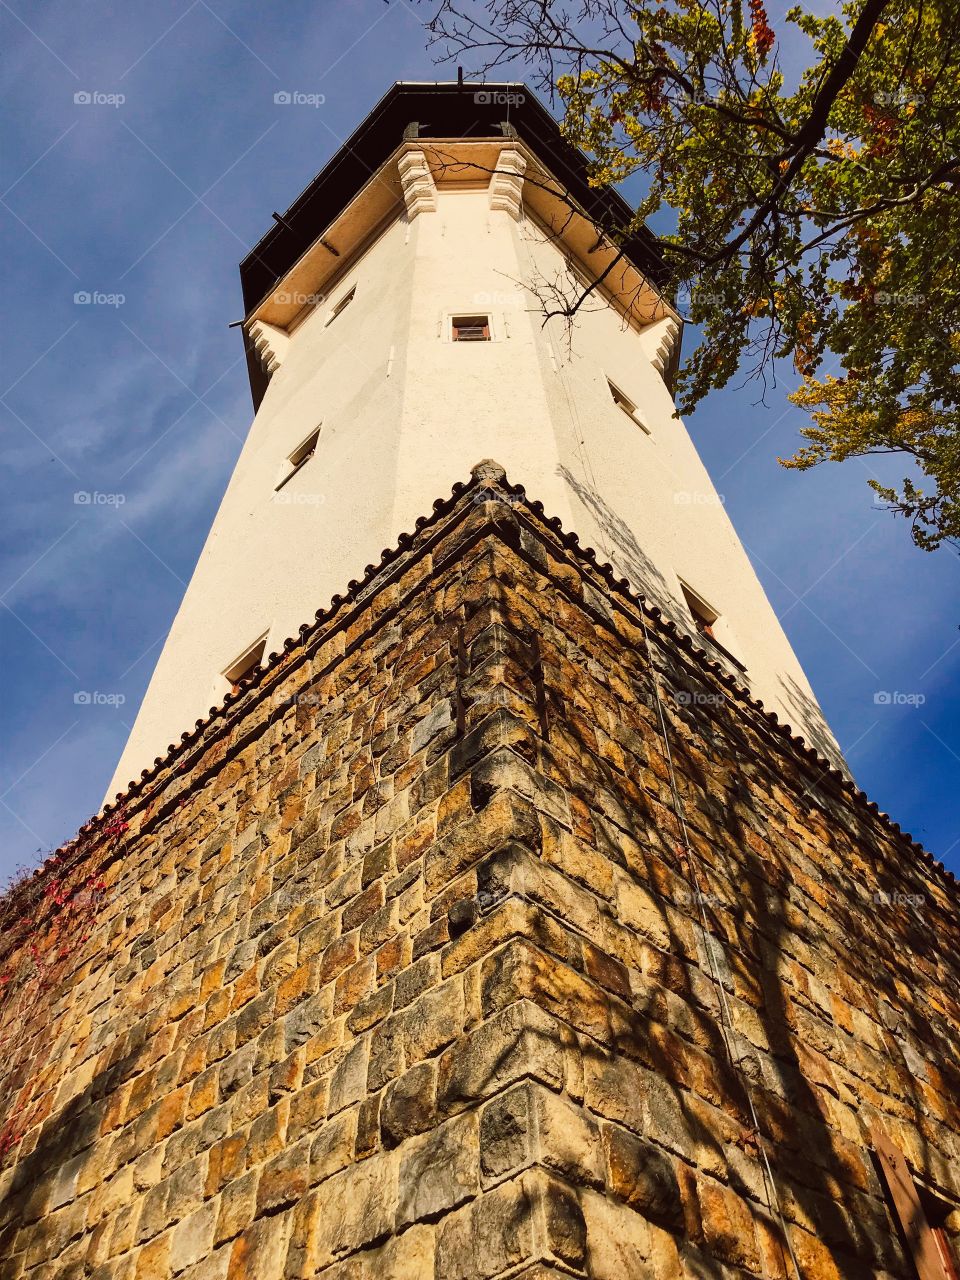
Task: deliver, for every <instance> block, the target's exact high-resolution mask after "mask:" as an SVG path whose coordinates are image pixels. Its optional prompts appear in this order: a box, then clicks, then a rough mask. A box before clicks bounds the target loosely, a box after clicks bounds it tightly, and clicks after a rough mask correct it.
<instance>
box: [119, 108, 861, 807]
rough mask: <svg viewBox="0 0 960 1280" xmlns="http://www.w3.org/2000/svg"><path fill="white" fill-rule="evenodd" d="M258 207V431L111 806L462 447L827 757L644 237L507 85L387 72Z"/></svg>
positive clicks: (254, 370) (251, 360) (362, 561)
mask: <svg viewBox="0 0 960 1280" xmlns="http://www.w3.org/2000/svg"><path fill="white" fill-rule="evenodd" d="M426 122H429V123H426ZM274 217H275V219H276V226H275V227H274V228H273V229H272V230H271V231H270V232H269V234H268V235H266V236H265V237H264V239H263V240H261V242H260V243H259V244H258V245H257V246H256V247H255V249H254V250H253V251H252V252H251V253H250V255H249V256H248V257H247V259H246V260H245V261H244V263H243V264H242V266H241V277H242V281H243V287H244V298H245V305H246V318H245V320H244V332H245V335H246V338H247V348H248V364H249V369H250V376H251V384H252V387H253V395H254V402H255V405H256V416H255V418H254V421H253V424H252V426H251V428H250V432H249V435H248V438H247V440H246V443H245V445H244V448H243V451H242V453H241V455H240V458H239V461H238V462H237V466H236V469H235V471H234V473H233V476H232V477H231V480H230V484H229V486H228V488H227V491H226V494H225V495H224V498H223V502H222V504H221V506H220V510H219V512H218V514H217V517H216V519H215V521H214V524H213V528H212V529H211V531H210V535H209V537H208V539H207V542H206V545H205V547H204V549H203V552H202V554H201V557H200V560H199V563H198V564H197V567H196V570H195V572H194V574H193V578H192V580H191V582H190V585H189V587H188V589H187V592H186V594H185V596H184V599H183V602H182V604H181V606H180V610H179V612H178V613H177V616H176V619H175V621H174V623H173V627H172V629H171V631H170V634H169V637H168V639H167V641H166V644H165V646H164V649H163V652H162V653H161V655H160V659H159V661H158V663H157V667H156V670H155V671H154V674H153V678H152V680H151V682H150V685H149V688H148V689H147V693H146V696H145V698H144V701H143V705H142V706H141V708H140V712H139V715H138V717H137V720H136V723H135V725H134V728H133V731H132V733H131V735H130V738H129V741H128V742H127V745H126V748H125V750H124V752H123V755H122V757H121V759H120V763H119V765H118V767H117V770H116V773H115V775H114V778H113V781H112V783H111V786H110V788H109V792H108V797H113V795H114V794H115V793H117V792H118V791H122V790H124V789H125V788H126V787H127V785H128V784H129V782H130V781H131V780H132V779H134V778H136V777H138V776H139V774H140V771H141V770H142V769H144V768H146V767H147V766H149V765H151V764H152V763H153V760H154V758H155V757H156V756H159V755H162V754H164V753H165V751H166V749H167V744H168V743H170V742H172V741H177V740H178V739H179V737H180V734H181V732H182V731H184V730H186V729H190V728H192V727H193V725H194V723H195V721H196V720H197V719H198V718H201V717H204V716H205V715H206V714H207V712H208V709H209V708H210V706H211V704H212V703H216V702H219V701H220V700H221V699H222V698H223V696H224V694H225V693H226V692H227V691H228V690H229V688H230V686H231V683H232V682H235V681H236V680H237V679H239V678H242V677H243V675H244V674H246V673H248V672H249V671H250V669H251V666H252V665H255V664H256V663H258V661H259V659H260V658H261V656H266V655H267V654H269V653H270V651H271V650H278V649H280V648H281V647H282V644H283V641H284V638H285V637H287V636H291V635H296V634H297V631H298V628H299V627H300V625H301V624H302V623H304V622H307V621H309V620H311V619H312V618H313V616H314V613H315V611H316V610H317V608H318V607H320V606H323V605H325V604H327V603H328V601H329V600H330V598H331V596H332V595H334V594H335V593H338V592H342V591H343V590H344V588H345V587H346V585H347V583H348V582H349V581H350V580H351V579H354V578H359V577H360V576H361V575H362V573H363V571H364V567H365V566H366V565H367V564H369V563H371V562H373V563H375V562H376V561H377V560H378V559H379V556H380V553H381V550H382V549H383V548H384V547H388V546H391V545H393V544H395V543H396V540H397V537H398V535H399V534H401V533H402V532H404V531H407V530H411V529H412V528H413V526H414V524H415V522H416V520H417V518H418V517H419V516H422V515H425V514H427V513H429V512H430V510H431V507H432V504H433V502H434V500H435V499H436V498H438V497H441V496H445V495H446V494H448V493H449V491H450V488H451V486H452V485H453V483H454V482H455V481H457V480H463V479H466V478H467V476H468V474H469V471H470V467H471V466H472V464H474V463H476V462H477V460H478V459H481V458H485V457H489V458H493V459H496V461H497V462H499V463H500V464H502V466H504V467H505V468H506V472H507V475H508V477H509V479H510V480H511V481H513V482H519V483H521V484H523V485H524V486H525V488H526V490H527V492H528V494H529V495H530V496H531V497H533V498H536V499H539V500H540V501H541V502H542V503H543V505H544V508H545V510H546V512H547V514H548V515H550V516H558V517H559V518H560V520H561V521H562V523H563V525H564V527H565V528H567V529H569V530H572V531H574V532H576V533H577V534H578V535H579V537H580V539H581V542H582V543H584V544H587V545H590V546H593V547H594V548H595V549H596V551H597V553H598V555H599V557H600V558H601V559H605V560H609V561H610V562H611V564H613V565H614V567H615V568H616V569H617V571H618V572H619V573H620V574H622V575H623V576H625V577H626V578H628V579H629V580H630V582H631V584H632V585H633V586H634V587H635V588H636V589H637V590H638V591H640V592H642V593H643V594H645V595H646V596H648V597H649V598H650V599H651V601H652V602H654V603H656V604H657V605H658V606H659V607H660V608H662V609H663V610H664V611H665V612H666V613H668V614H669V615H670V616H671V617H673V619H674V620H675V621H676V622H677V623H679V624H681V625H684V626H686V627H688V628H689V629H690V630H691V631H694V630H696V631H698V632H699V633H700V635H701V637H702V643H703V644H704V646H705V647H707V648H708V649H710V651H711V652H712V654H713V656H714V657H716V658H717V659H718V660H719V661H721V662H722V663H724V664H726V665H727V666H728V667H730V668H731V669H734V668H736V669H737V671H738V674H739V678H740V679H741V680H742V682H743V683H745V684H746V685H747V686H748V687H749V689H750V691H751V693H752V694H753V695H754V696H755V697H757V698H760V699H761V700H762V701H763V702H764V703H765V704H766V705H767V706H768V707H769V708H771V709H772V710H774V711H776V712H777V713H778V714H779V715H780V717H781V718H782V719H784V720H786V721H787V722H788V723H789V724H791V725H792V726H793V727H794V728H795V729H796V731H797V732H799V733H800V734H801V735H803V736H804V737H805V738H806V739H807V740H808V741H809V742H810V743H812V744H813V745H814V746H816V747H817V748H818V749H819V750H820V751H821V752H823V753H824V754H828V755H830V756H832V757H833V758H834V759H836V758H837V757H838V752H837V748H836V744H835V742H834V740H833V738H832V736H831V735H830V732H829V729H828V728H827V726H826V724H825V722H824V718H823V715H822V712H821V711H820V708H819V707H818V705H817V702H816V699H815V698H814V695H813V693H812V691H811V689H810V686H809V684H808V682H807V679H806V677H805V675H804V673H803V671H802V669H801V667H800V664H799V663H798V661H797V658H796V656H795V655H794V653H793V651H792V649H791V647H790V644H789V642H788V640H787V638H786V636H785V634H784V632H783V630H782V628H781V626H780V624H779V622H778V620H777V618H776V616H775V614H774V612H773V610H772V608H771V606H770V604H769V601H768V600H767V598H766V596H765V594H764V592H763V589H762V587H761V586H760V583H759V581H758V580H757V577H756V574H755V573H754V571H753V568H752V566H751V564H750V562H749V560H748V558H747V556H746V554H745V552H744V550H743V547H742V546H741V544H740V542H739V540H738V538H737V535H736V533H735V531H734V529H733V527H732V525H731V523H730V521H729V519H728V518H727V515H726V512H725V511H724V508H723V505H722V501H721V500H720V498H719V497H718V495H717V493H716V490H715V489H714V486H713V484H712V482H711V480H710V478H709V476H708V475H707V473H706V471H705V469H704V467H703V464H702V463H701V461H700V459H699V457H698V456H697V453H696V450H695V449H694V447H693V444H692V442H691V440H690V438H689V436H688V435H687V432H686V430H685V429H684V427H683V425H682V424H681V423H680V422H679V421H678V420H676V419H674V418H673V417H672V414H673V412H674V404H673V400H672V397H671V393H670V386H669V383H670V375H671V371H672V369H673V367H674V366H675V363H676V359H677V354H678V346H679V336H680V328H681V324H680V320H679V318H678V316H677V315H676V314H675V313H674V312H673V311H672V310H671V308H670V307H669V306H668V305H667V304H666V303H665V302H664V301H663V300H662V298H661V296H660V294H659V292H658V289H657V287H656V282H657V277H658V271H659V264H658V260H657V257H656V253H655V249H654V247H653V242H652V240H648V239H645V238H643V237H636V238H634V239H632V240H630V241H629V242H628V243H627V244H626V245H625V246H624V249H623V253H622V254H621V255H620V256H619V257H618V255H617V253H616V251H615V250H614V249H613V247H612V246H611V245H610V243H609V242H607V241H606V240H604V238H603V236H602V235H600V234H598V231H597V225H598V224H599V225H601V226H607V227H615V226H617V225H623V224H624V222H625V220H626V218H627V217H628V212H627V210H626V207H625V206H624V204H623V203H622V201H621V200H620V199H619V197H617V196H616V195H615V194H613V193H610V192H606V193H598V192H596V191H592V190H590V188H589V187H588V186H587V183H586V177H585V167H584V162H583V159H582V157H581V156H580V155H579V153H577V152H575V151H573V150H572V149H571V148H570V147H569V146H568V145H567V144H566V143H565V142H564V141H563V139H562V137H561V135H560V132H559V129H558V128H557V126H556V123H555V122H554V121H553V119H552V118H551V117H550V116H549V114H548V113H547V112H546V111H545V110H544V109H543V108H542V107H541V106H540V105H539V104H538V103H537V102H536V101H535V99H533V97H532V96H531V95H530V94H529V92H528V91H527V90H526V89H525V88H524V87H523V86H522V85H509V86H492V85H484V86H478V85H470V84H467V85H456V84H441V85H407V84H399V85H395V86H394V87H393V88H392V89H391V90H390V91H389V93H388V94H387V95H386V96H385V97H384V98H383V99H382V101H381V102H380V103H379V104H378V105H377V106H376V107H375V108H374V110H373V111H372V112H371V114H370V115H369V116H368V117H367V119H366V120H365V121H364V122H363V124H362V125H361V126H360V128H359V129H358V130H357V131H356V133H355V134H354V135H353V136H352V137H351V138H350V139H349V140H348V141H347V143H346V144H345V145H344V147H343V148H342V149H341V151H340V152H338V153H337V155H336V156H334V158H333V159H332V160H331V161H330V163H329V164H328V165H327V166H326V167H325V168H324V169H323V170H322V172H321V173H320V174H319V175H318V176H317V177H316V178H315V179H314V181H313V182H312V183H311V184H310V186H309V187H308V188H307V189H306V190H305V191H304V192H303V194H302V195H301V196H300V197H298V199H297V200H296V201H295V202H294V203H293V205H292V206H291V207H290V208H289V209H288V210H287V212H286V213H285V214H284V215H283V216H282V217H280V216H279V215H274ZM607 268H610V270H609V271H608V272H607ZM604 272H607V273H606V274H605V275H604V279H603V283H602V286H600V287H599V288H598V289H596V290H595V292H594V293H593V294H591V296H590V298H589V300H588V302H587V304H586V305H585V306H584V307H582V308H581V310H580V311H579V313H578V314H577V317H576V320H575V322H574V324H573V325H572V327H571V326H568V324H567V322H566V321H565V320H563V319H561V318H556V319H552V320H550V321H548V322H547V324H546V325H544V323H543V298H544V296H545V294H548V293H550V292H551V291H552V290H554V289H560V290H561V291H562V292H563V293H565V294H566V295H567V296H569V297H575V296H577V292H578V291H582V285H581V284H580V281H581V280H588V281H590V280H596V279H597V277H598V276H600V275H601V274H603V273H604Z"/></svg>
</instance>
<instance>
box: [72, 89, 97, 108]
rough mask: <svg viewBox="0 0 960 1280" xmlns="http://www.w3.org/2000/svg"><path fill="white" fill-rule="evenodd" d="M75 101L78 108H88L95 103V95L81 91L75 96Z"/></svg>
mask: <svg viewBox="0 0 960 1280" xmlns="http://www.w3.org/2000/svg"><path fill="white" fill-rule="evenodd" d="M73 101H74V102H75V103H76V105H77V106H78V107H88V106H89V105H90V103H91V102H92V101H93V95H92V94H91V93H88V92H87V91H86V90H85V89H81V90H80V92H79V93H75V94H74V95H73Z"/></svg>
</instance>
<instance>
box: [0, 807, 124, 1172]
mask: <svg viewBox="0 0 960 1280" xmlns="http://www.w3.org/2000/svg"><path fill="white" fill-rule="evenodd" d="M128 825H129V824H128V823H127V820H126V817H125V815H124V814H123V812H122V811H121V812H118V813H116V814H114V815H112V816H111V818H110V820H109V821H108V822H107V823H105V824H104V825H103V826H101V827H99V828H98V829H97V830H96V832H95V833H90V834H84V835H81V836H78V837H77V839H76V840H74V841H72V842H71V843H70V844H68V845H65V846H64V847H63V848H62V849H59V850H58V851H57V852H56V853H54V854H52V855H51V856H50V857H49V858H48V859H47V860H46V861H45V863H44V865H43V869H42V871H41V872H40V873H39V874H31V875H30V876H29V878H28V877H27V876H26V875H23V874H22V875H20V876H19V877H17V878H16V879H15V880H14V882H13V883H12V884H10V885H9V886H8V888H7V891H6V893H5V894H4V895H3V896H2V897H0V1070H2V1072H3V1083H2V1084H0V1162H2V1161H3V1160H4V1159H5V1158H6V1157H7V1156H8V1155H9V1153H10V1152H11V1151H13V1150H14V1149H15V1148H16V1147H17V1146H18V1145H19V1143H20V1142H21V1140H22V1138H23V1136H24V1134H25V1133H26V1132H27V1130H28V1129H29V1128H30V1127H31V1126H32V1125H33V1124H35V1123H37V1122H38V1121H40V1120H42V1119H43V1108H44V1101H43V1088H42V1083H43V1081H42V1075H43V1068H44V1064H45V1061H46V1056H47V1054H48V1053H49V1050H50V1048H51V1042H52V1028H51V1026H50V1025H49V1024H50V1022H51V1010H52V1006H53V1001H54V1000H55V998H56V992H57V989H58V988H59V987H60V985H61V984H62V983H63V982H64V980H65V979H66V978H68V977H69V975H70V974H71V973H72V972H73V971H74V970H75V968H76V966H77V963H78V958H79V955H80V952H81V949H82V948H83V946H84V944H85V943H86V942H87V941H88V939H89V938H90V935H91V933H92V932H93V930H94V928H95V927H96V924H97V922H98V920H99V918H100V917H101V914H102V911H103V907H104V904H105V900H106V894H107V885H106V882H105V881H104V879H103V877H102V875H101V873H100V870H99V867H100V866H102V864H103V862H104V861H105V855H107V856H108V855H111V854H113V853H114V852H115V851H116V849H117V848H118V846H119V845H120V844H121V843H122V840H123V837H124V834H125V832H126V831H127V828H128ZM95 849H96V851H97V852H98V854H99V856H98V857H97V858H96V859H94V858H93V857H92V854H93V853H94V850H95ZM92 865H95V867H96V869H94V870H91V866H92Z"/></svg>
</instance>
